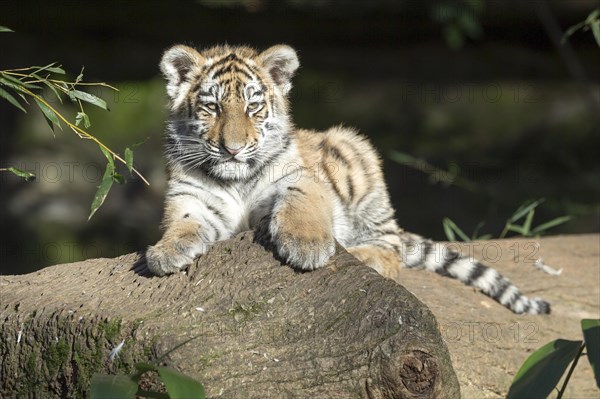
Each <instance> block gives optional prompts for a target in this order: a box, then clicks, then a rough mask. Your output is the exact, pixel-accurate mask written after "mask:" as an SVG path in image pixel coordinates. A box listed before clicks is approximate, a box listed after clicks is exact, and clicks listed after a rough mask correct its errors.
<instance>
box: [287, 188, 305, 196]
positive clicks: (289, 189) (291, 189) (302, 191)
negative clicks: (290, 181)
mask: <svg viewBox="0 0 600 399" xmlns="http://www.w3.org/2000/svg"><path fill="white" fill-rule="evenodd" d="M287 189H288V191H297V192H299V193H300V194H303V195H306V192H304V190H302V189H301V188H298V187H288V188H287Z"/></svg>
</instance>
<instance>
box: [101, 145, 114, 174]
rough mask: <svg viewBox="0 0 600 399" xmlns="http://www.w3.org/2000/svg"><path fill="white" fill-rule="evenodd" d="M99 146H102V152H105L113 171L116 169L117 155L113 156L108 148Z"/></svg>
mask: <svg viewBox="0 0 600 399" xmlns="http://www.w3.org/2000/svg"><path fill="white" fill-rule="evenodd" d="M98 147H99V148H100V151H102V153H103V154H104V156H105V157H106V159H107V160H108V163H109V164H110V166H112V168H113V171H114V169H115V157H113V155H112V154H111V153H110V151H108V150H107V149H106V148H104V147H102V146H98Z"/></svg>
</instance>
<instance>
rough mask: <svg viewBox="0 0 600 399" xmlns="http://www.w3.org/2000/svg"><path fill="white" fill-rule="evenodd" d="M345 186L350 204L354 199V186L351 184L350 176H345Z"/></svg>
mask: <svg viewBox="0 0 600 399" xmlns="http://www.w3.org/2000/svg"><path fill="white" fill-rule="evenodd" d="M346 185H347V186H348V202H352V197H354V184H352V176H350V174H348V175H346Z"/></svg>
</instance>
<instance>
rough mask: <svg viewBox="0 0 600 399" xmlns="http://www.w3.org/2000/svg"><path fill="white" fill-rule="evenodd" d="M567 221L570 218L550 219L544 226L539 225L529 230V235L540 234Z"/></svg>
mask: <svg viewBox="0 0 600 399" xmlns="http://www.w3.org/2000/svg"><path fill="white" fill-rule="evenodd" d="M569 220H571V217H570V216H561V217H558V218H556V219H552V220H551V221H549V222H546V223H544V224H541V225H539V226H537V227H535V228H534V229H533V230H531V233H532V234H539V233H542V232H544V231H546V230H548V229H551V228H552V227H555V226H558V225H559V224H563V223H566V222H568V221H569Z"/></svg>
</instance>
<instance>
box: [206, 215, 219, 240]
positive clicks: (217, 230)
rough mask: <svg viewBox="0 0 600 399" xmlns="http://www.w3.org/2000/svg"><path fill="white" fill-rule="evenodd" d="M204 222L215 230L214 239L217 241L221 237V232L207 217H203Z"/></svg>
mask: <svg viewBox="0 0 600 399" xmlns="http://www.w3.org/2000/svg"><path fill="white" fill-rule="evenodd" d="M204 223H205V224H207V225H208V226H209V227H210V228H212V229H213V230H214V232H215V239H214V240H215V241H219V240H220V239H221V233H220V232H219V229H217V226H215V225H214V223H212V222H211V221H210V220H209V219H206V218H204Z"/></svg>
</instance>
